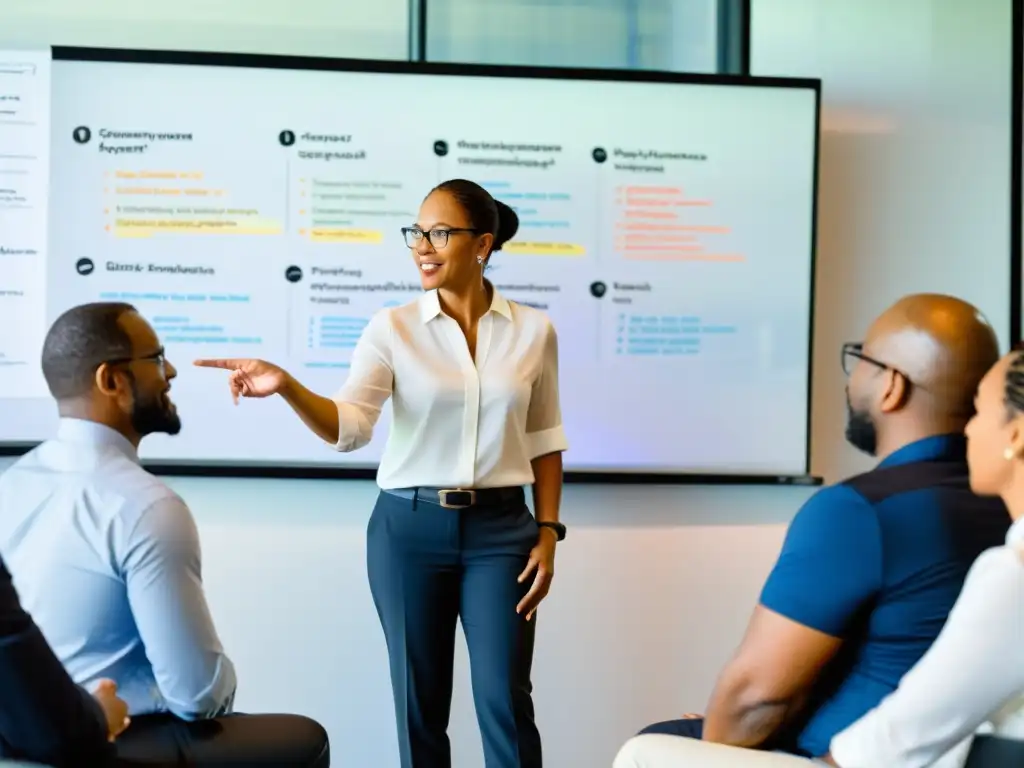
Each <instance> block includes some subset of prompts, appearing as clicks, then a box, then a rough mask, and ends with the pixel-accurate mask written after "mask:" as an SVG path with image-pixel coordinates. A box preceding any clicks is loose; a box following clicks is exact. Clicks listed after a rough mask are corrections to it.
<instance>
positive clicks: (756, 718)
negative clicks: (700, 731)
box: [705, 675, 798, 748]
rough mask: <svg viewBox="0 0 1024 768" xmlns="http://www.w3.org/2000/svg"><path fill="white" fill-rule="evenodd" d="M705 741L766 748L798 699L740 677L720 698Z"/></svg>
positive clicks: (761, 681)
mask: <svg viewBox="0 0 1024 768" xmlns="http://www.w3.org/2000/svg"><path fill="white" fill-rule="evenodd" d="M716 700H717V701H716V705H715V706H713V708H712V710H713V711H712V712H709V713H708V714H709V716H708V727H707V729H706V733H705V738H706V739H707V740H708V741H717V742H721V743H724V744H730V745H732V746H736V747H747V748H755V747H760V746H762V745H763V744H764V743H765V742H768V741H770V740H771V738H772V737H773V736H774V735H775V734H776V733H777V731H778V730H779V728H780V727H781V726H782V725H783V724H784V723H785V721H786V719H787V717H788V714H789V713H790V712H792V711H793V709H794V707H795V706H796V705H797V703H798V697H797V696H795V695H789V694H785V693H781V692H780V691H779V690H778V688H777V686H773V685H771V684H770V682H769V681H767V680H764V679H763V678H759V677H757V676H753V675H750V676H747V675H744V676H742V677H738V678H736V679H734V680H733V681H731V682H730V684H729V685H728V686H727V687H725V688H724V689H723V690H722V691H721V692H720V693H719V694H718V695H717V696H716Z"/></svg>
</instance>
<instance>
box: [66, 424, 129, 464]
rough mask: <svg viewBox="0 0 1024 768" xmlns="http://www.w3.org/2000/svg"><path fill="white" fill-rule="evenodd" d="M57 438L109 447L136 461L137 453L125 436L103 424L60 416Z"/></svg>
mask: <svg viewBox="0 0 1024 768" xmlns="http://www.w3.org/2000/svg"><path fill="white" fill-rule="evenodd" d="M57 439H58V440H60V441H61V442H65V443H82V444H86V445H91V446H94V447H97V448H99V447H102V446H106V447H110V448H113V449H115V450H117V451H120V452H121V453H123V454H124V455H125V456H127V457H128V458H129V459H131V460H132V461H135V462H138V460H139V454H138V451H136V450H135V446H134V445H132V444H131V442H130V441H129V440H128V438H127V437H125V436H124V435H122V434H121V433H120V432H118V431H117V430H115V429H111V428H110V427H108V426H106V425H105V424H100V423H99V422H97V421H88V420H86V419H71V418H61V420H60V423H59V424H58V425H57Z"/></svg>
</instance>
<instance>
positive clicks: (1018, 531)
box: [1006, 517, 1024, 546]
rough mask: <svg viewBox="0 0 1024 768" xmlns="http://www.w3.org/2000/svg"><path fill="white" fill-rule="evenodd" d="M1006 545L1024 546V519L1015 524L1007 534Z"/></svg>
mask: <svg viewBox="0 0 1024 768" xmlns="http://www.w3.org/2000/svg"><path fill="white" fill-rule="evenodd" d="M1006 543H1007V544H1009V545H1010V546H1016V545H1018V544H1024V517H1022V518H1021V519H1020V520H1017V521H1016V522H1014V524H1013V525H1011V526H1010V530H1009V531H1007V532H1006Z"/></svg>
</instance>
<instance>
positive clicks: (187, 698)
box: [122, 496, 236, 720]
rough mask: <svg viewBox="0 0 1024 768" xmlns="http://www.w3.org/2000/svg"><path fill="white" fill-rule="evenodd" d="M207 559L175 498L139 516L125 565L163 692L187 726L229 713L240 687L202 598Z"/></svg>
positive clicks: (137, 620)
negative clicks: (193, 721) (236, 689)
mask: <svg viewBox="0 0 1024 768" xmlns="http://www.w3.org/2000/svg"><path fill="white" fill-rule="evenodd" d="M201 559H202V558H201V553H200V546H199V533H198V531H197V530H196V526H195V521H194V520H193V519H192V513H191V512H190V511H189V509H188V507H186V506H185V503H184V502H183V501H182V500H181V499H180V498H178V497H177V496H169V497H167V498H164V499H162V500H160V501H158V502H156V503H155V504H153V505H151V506H150V507H149V508H148V509H146V510H145V511H144V512H143V513H142V514H141V515H140V517H139V519H138V521H137V523H136V525H135V526H134V528H133V530H132V531H131V532H130V533H129V536H128V541H127V544H126V548H125V555H124V558H123V563H122V569H123V573H124V578H125V582H126V584H127V587H128V599H129V602H130V603H131V609H132V615H133V616H134V618H135V623H136V625H137V626H138V629H139V634H140V635H141V637H142V642H143V645H144V646H145V648H146V656H147V658H148V659H149V662H150V664H151V665H152V667H153V673H154V676H155V678H156V681H157V685H158V686H159V688H160V693H161V694H162V695H163V698H164V700H165V702H166V703H167V706H168V709H170V711H171V712H173V713H174V714H175V715H177V716H178V717H181V718H183V719H185V720H201V719H205V718H210V717H216V716H218V715H221V714H224V713H226V712H229V711H230V709H231V705H232V702H233V699H234V694H235V685H236V678H235V668H234V665H233V664H232V663H231V660H230V659H229V658H228V657H227V655H226V654H225V653H224V649H223V647H222V646H221V643H220V639H219V638H218V636H217V631H216V629H215V628H214V625H213V619H212V617H211V616H210V609H209V606H208V605H207V603H206V596H205V594H204V593H203V581H202V566H201Z"/></svg>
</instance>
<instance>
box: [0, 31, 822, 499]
mask: <svg viewBox="0 0 1024 768" xmlns="http://www.w3.org/2000/svg"><path fill="white" fill-rule="evenodd" d="M51 50H52V56H53V60H54V61H76V62H103V63H123V64H166V65H176V66H204V67H211V66H213V67H231V68H248V69H284V70H307V71H321V72H358V73H382V74H399V75H447V76H462V77H493V78H531V79H553V80H574V81H580V80H583V81H598V82H635V83H673V84H681V85H701V84H705V85H717V86H721V85H726V86H734V87H770V88H794V89H804V90H811V91H813V93H814V98H815V130H814V148H813V153H814V156H813V175H814V178H813V188H812V201H811V232H810V238H811V249H810V265H809V267H810V273H809V283H810V284H809V286H808V290H809V292H810V296H809V298H810V304H809V310H810V319H809V329H808V349H807V356H808V357H807V359H808V367H807V383H806V391H807V411H806V415H805V433H806V452H805V457H804V467H805V469H804V472H803V473H801V474H795V475H777V474H747V473H723V474H709V473H700V472H664V473H663V472H631V471H628V470H615V471H586V470H568V471H566V472H565V473H564V479H565V481H566V482H568V483H591V484H628V485H811V486H813V485H820V484H821V483H822V478H820V477H816V476H813V475H811V474H810V465H811V432H812V430H811V412H812V407H811V406H812V396H813V369H814V335H815V334H814V325H815V323H814V316H815V306H816V301H815V300H816V290H815V289H816V286H815V282H816V277H817V256H818V253H817V251H818V248H817V245H818V243H817V240H818V238H817V232H818V191H819V183H820V155H821V135H820V134H821V90H822V83H821V80H820V79H819V78H805V77H801V78H797V77H763V76H753V75H749V74H703V73H702V74H697V73H680V72H665V71H656V70H621V69H601V68H562V67H540V66H513V65H490V64H453V63H441V62H429V61H405V60H380V59H342V58H328V57H320V56H294V55H276V54H256V53H224V52H212V51H181V50H177V51H172V50H157V49H128V48H94V47H76V46H53V47H52V49H51ZM744 63H745V64H747V65H748V66H749V64H748V63H747V62H744ZM35 445H36V443H28V442H20V443H15V442H5V443H0V456H20V455H23V454H25V453H27V452H28V451H29V450H31V449H32V448H33V447H34V446H35ZM143 463H144V465H145V467H146V468H147V469H148V470H149V471H151V472H153V473H154V474H159V475H172V476H182V477H239V478H301V479H352V480H368V479H374V478H375V477H376V474H377V469H376V467H363V468H359V467H334V466H325V465H319V466H313V465H309V464H298V463H296V464H283V463H282V464H278V465H268V464H258V465H257V464H239V463H232V462H219V461H209V462H203V463H201V464H200V463H193V462H181V461H174V462H171V461H166V460H163V461H160V460H158V461H144V462H143Z"/></svg>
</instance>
